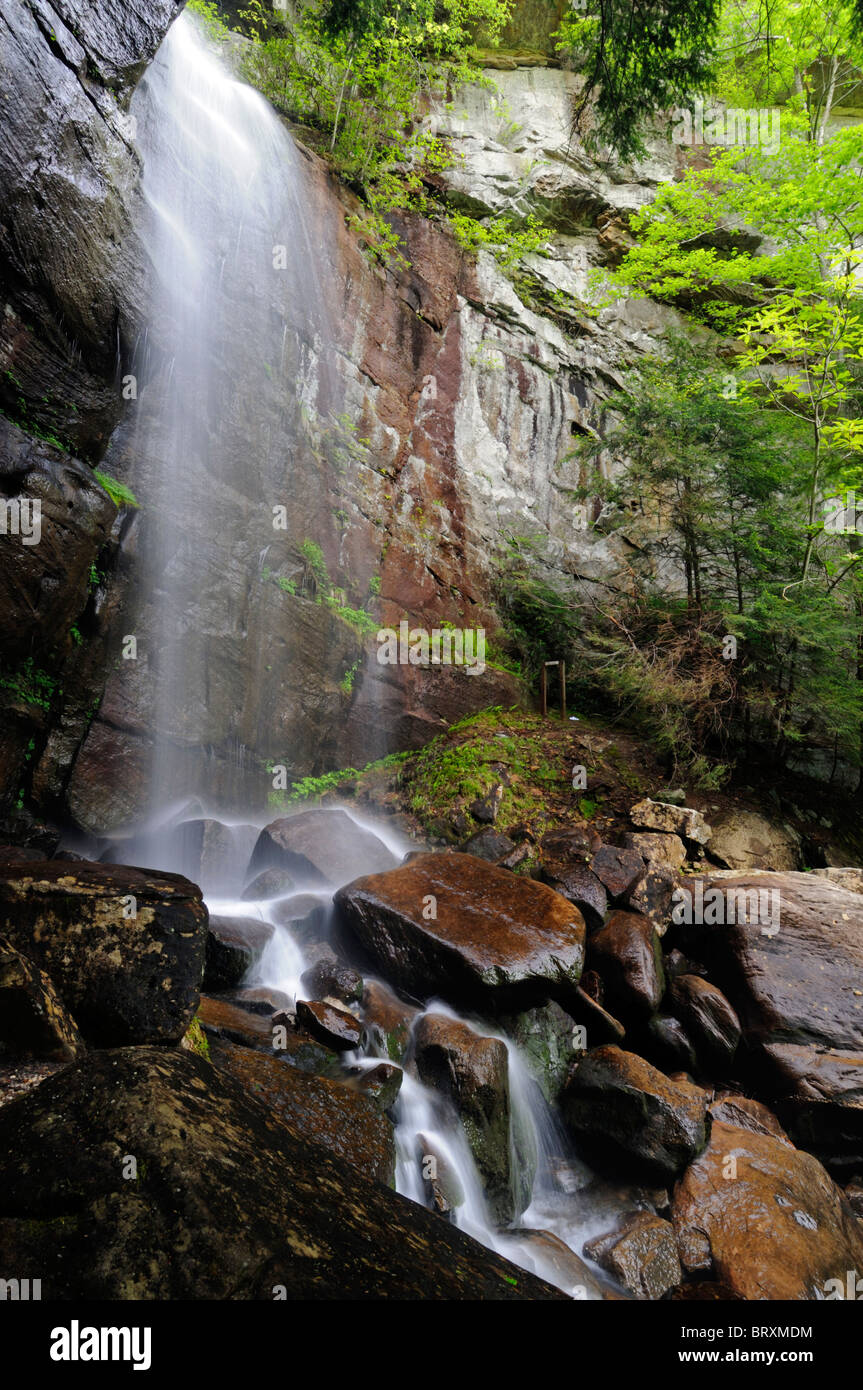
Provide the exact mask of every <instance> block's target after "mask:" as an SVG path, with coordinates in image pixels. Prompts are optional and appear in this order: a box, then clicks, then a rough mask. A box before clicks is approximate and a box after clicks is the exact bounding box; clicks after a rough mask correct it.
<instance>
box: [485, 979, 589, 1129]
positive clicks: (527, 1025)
mask: <svg viewBox="0 0 863 1390" xmlns="http://www.w3.org/2000/svg"><path fill="white" fill-rule="evenodd" d="M499 1021H500V1024H501V1027H502V1028H503V1030H504V1032H505V1033H506V1034H507V1036H508V1037H510V1038H512V1040H513V1042H514V1043H515V1044H516V1045H517V1046H518V1048H519V1051H520V1052H521V1055H522V1057H523V1058H524V1060H525V1062H526V1064H527V1066H528V1069H529V1070H530V1072H531V1075H532V1076H533V1077H534V1078H535V1080H536V1081H537V1083H538V1085H539V1087H540V1089H541V1090H542V1093H543V1095H544V1096H545V1098H546V1100H547V1101H548V1102H549V1104H550V1105H554V1104H556V1103H557V1101H558V1099H559V1097H560V1094H561V1091H562V1090H563V1087H564V1085H565V1083H566V1078H567V1077H568V1075H569V1073H570V1071H571V1069H572V1065H573V1062H575V1061H576V1059H577V1057H578V1055H579V1052H580V1051H581V1050H583V1049H580V1048H579V1047H578V1041H577V1037H576V1033H575V1029H576V1021H575V1019H574V1018H572V1017H571V1016H570V1015H569V1014H568V1013H567V1012H566V1011H565V1010H564V1009H562V1008H561V1007H560V1005H559V1004H556V1003H555V1002H554V1000H552V1001H551V1003H549V1004H544V1005H542V1007H541V1008H536V1009H526V1010H525V1012H524V1013H520V1014H511V1015H504V1016H502V1017H501V1018H500V1020H499Z"/></svg>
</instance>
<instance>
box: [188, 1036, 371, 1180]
mask: <svg viewBox="0 0 863 1390" xmlns="http://www.w3.org/2000/svg"><path fill="white" fill-rule="evenodd" d="M210 1061H211V1062H212V1063H213V1065H214V1066H216V1067H218V1068H219V1070H220V1071H224V1072H227V1073H228V1075H230V1076H233V1077H234V1078H235V1080H237V1081H239V1083H240V1085H241V1086H242V1087H243V1090H244V1091H245V1092H246V1093H247V1094H248V1095H251V1096H254V1097H255V1098H256V1099H257V1100H259V1101H261V1102H262V1103H263V1104H264V1105H265V1106H266V1107H267V1109H268V1110H269V1111H270V1113H271V1114H272V1115H274V1116H275V1117H276V1119H278V1120H280V1121H281V1122H282V1124H283V1125H285V1126H286V1128H287V1129H289V1130H290V1131H291V1133H292V1134H293V1135H294V1136H295V1137H296V1138H297V1139H307V1140H308V1141H309V1142H310V1143H313V1144H320V1146H321V1148H324V1149H326V1150H327V1151H328V1152H329V1153H334V1154H337V1155H338V1156H339V1157H340V1158H342V1159H343V1160H344V1161H345V1163H348V1164H350V1166H351V1167H352V1168H356V1169H358V1170H359V1171H360V1172H361V1173H364V1174H366V1175H367V1176H368V1177H370V1178H375V1179H376V1180H377V1182H382V1183H386V1184H387V1185H388V1186H390V1187H391V1186H392V1185H393V1182H394V1178H395V1142H394V1131H393V1127H392V1124H391V1123H390V1121H389V1120H387V1119H386V1118H385V1116H384V1115H383V1113H382V1110H381V1107H380V1106H378V1105H376V1104H375V1102H374V1100H373V1099H372V1098H371V1097H370V1096H366V1095H363V1094H361V1093H360V1091H359V1090H356V1089H354V1088H352V1087H350V1086H348V1085H346V1084H344V1083H343V1082H340V1081H332V1080H329V1079H328V1078H326V1077H323V1076H312V1075H310V1074H308V1073H307V1072H302V1071H300V1070H299V1069H298V1068H297V1067H291V1066H288V1065H287V1063H286V1062H284V1061H282V1060H280V1059H279V1058H278V1057H276V1056H272V1057H268V1056H266V1055H265V1054H264V1053H263V1052H255V1051H252V1050H251V1049H250V1048H248V1047H238V1046H237V1045H236V1044H235V1043H229V1042H217V1043H214V1044H212V1046H211V1047H210Z"/></svg>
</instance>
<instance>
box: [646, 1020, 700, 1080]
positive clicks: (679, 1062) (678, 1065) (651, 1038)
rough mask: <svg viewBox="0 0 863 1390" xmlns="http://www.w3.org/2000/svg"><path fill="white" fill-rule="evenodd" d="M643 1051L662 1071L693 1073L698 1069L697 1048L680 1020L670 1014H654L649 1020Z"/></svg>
mask: <svg viewBox="0 0 863 1390" xmlns="http://www.w3.org/2000/svg"><path fill="white" fill-rule="evenodd" d="M642 1051H643V1052H644V1055H645V1056H646V1057H647V1060H648V1061H649V1062H653V1063H654V1064H655V1065H656V1066H657V1067H659V1069H660V1071H665V1072H672V1071H685V1072H690V1073H693V1072H695V1071H696V1069H697V1065H698V1062H697V1058H696V1056H695V1048H694V1047H693V1046H692V1043H691V1042H690V1040H689V1036H688V1034H687V1032H686V1029H685V1028H684V1027H683V1024H682V1023H681V1022H680V1021H679V1019H676V1018H672V1017H671V1016H670V1015H669V1014H654V1016H653V1018H650V1019H648V1021H647V1025H646V1028H645V1039H644V1045H643V1047H642Z"/></svg>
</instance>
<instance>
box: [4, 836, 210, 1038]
mask: <svg viewBox="0 0 863 1390" xmlns="http://www.w3.org/2000/svg"><path fill="white" fill-rule="evenodd" d="M0 933H3V934H5V935H6V936H7V937H8V939H9V941H10V942H11V943H12V945H13V946H14V947H15V948H16V949H18V950H20V951H22V952H23V953H24V954H26V955H27V956H29V957H30V958H31V959H32V960H34V961H35V962H36V963H37V964H38V965H40V966H41V967H42V969H44V970H45V971H46V972H47V973H48V975H49V976H50V978H51V980H52V982H53V984H54V986H55V987H56V989H57V991H58V992H59V994H60V997H61V999H62V1000H63V1003H64V1004H65V1005H66V1007H67V1008H68V1009H69V1010H70V1011H71V1013H72V1014H73V1016H74V1018H75V1020H76V1022H77V1024H78V1027H79V1028H80V1029H81V1032H82V1034H83V1036H84V1037H85V1039H87V1040H88V1041H89V1042H93V1043H96V1044H97V1045H98V1046H102V1047H106V1046H108V1047H110V1046H117V1045H122V1044H125V1043H132V1042H134V1043H142V1042H148V1043H149V1042H153V1043H156V1042H158V1043H171V1042H179V1041H180V1038H181V1037H182V1036H183V1034H184V1033H185V1031H186V1029H187V1028H188V1026H189V1024H190V1022H191V1020H192V1017H193V1015H194V1012H195V1008H196V1006H197V1003H198V993H199V990H200V986H201V978H202V975H203V968H204V951H205V944H206V933H207V909H206V908H205V907H204V904H203V902H202V900H201V890H200V889H199V888H197V887H196V886H195V884H193V883H190V882H189V881H188V879H185V878H181V877H180V876H179V875H178V874H151V873H147V872H146V871H144V870H143V869H130V868H121V867H118V866H116V865H107V864H67V863H56V862H54V863H46V864H41V865H36V866H25V867H24V868H21V866H18V865H14V864H12V865H0Z"/></svg>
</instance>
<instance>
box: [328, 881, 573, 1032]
mask: <svg viewBox="0 0 863 1390" xmlns="http://www.w3.org/2000/svg"><path fill="white" fill-rule="evenodd" d="M335 900H336V903H337V905H338V907H339V909H340V910H341V912H342V914H343V915H344V917H345V919H346V921H347V923H348V925H349V926H350V928H351V930H352V931H353V932H354V934H355V935H356V936H357V938H358V939H359V941H360V942H361V944H362V945H363V947H364V948H365V949H366V950H367V951H368V952H369V953H370V955H371V956H372V957H373V958H374V959H375V961H376V962H377V963H378V964H379V965H380V966H381V968H382V969H385V970H386V972H387V974H388V976H389V978H390V979H392V980H393V981H394V982H395V983H396V984H397V985H399V986H402V987H404V988H405V989H407V990H408V991H410V992H412V993H414V994H415V995H417V996H419V997H423V996H425V997H428V996H429V995H431V994H435V993H438V994H441V995H443V996H444V997H445V998H448V999H452V1000H453V1001H454V1002H456V1001H463V1000H473V1001H478V1000H479V1001H482V1002H483V1003H484V1004H485V1005H486V1006H487V1007H488V1006H490V1007H492V1008H495V1007H497V1008H501V1007H506V1006H509V1007H512V1005H513V1004H514V1003H516V1004H517V1003H518V1002H519V1001H520V1000H524V1001H525V1003H528V1004H529V1003H530V1002H532V1001H535V1000H537V999H538V1000H542V999H543V997H544V998H548V997H549V996H550V995H553V994H555V993H557V992H561V993H563V994H568V993H570V992H571V991H572V990H574V988H575V987H576V985H577V984H578V981H579V978H580V976H581V968H582V964H583V958H584V935H585V928H584V921H583V918H582V916H581V913H580V912H579V911H578V909H577V908H575V907H573V906H572V905H571V904H570V903H568V902H566V900H565V899H563V898H561V897H560V896H559V895H558V894H557V893H554V892H553V891H552V890H551V889H550V888H547V887H545V885H543V884H540V883H535V882H533V881H531V880H528V879H522V878H519V877H518V876H516V875H513V874H510V873H508V872H507V871H506V870H504V869H498V868H496V867H495V866H493V865H490V864H487V863H486V862H485V861H484V860H481V859H476V858H475V857H474V856H473V855H468V854H426V855H422V856H420V857H418V858H416V859H413V860H412V861H411V862H410V863H409V864H407V865H405V866H404V867H403V868H401V869H395V870H393V871H392V872H390V873H387V874H378V875H372V876H370V877H366V878H362V879H359V880H357V881H356V882H354V883H351V884H349V885H348V886H347V887H346V888H342V889H340V890H339V892H338V893H337V894H336V899H335ZM432 912H434V913H435V914H436V915H435V916H432V915H431V913H432ZM426 914H428V915H426Z"/></svg>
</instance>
